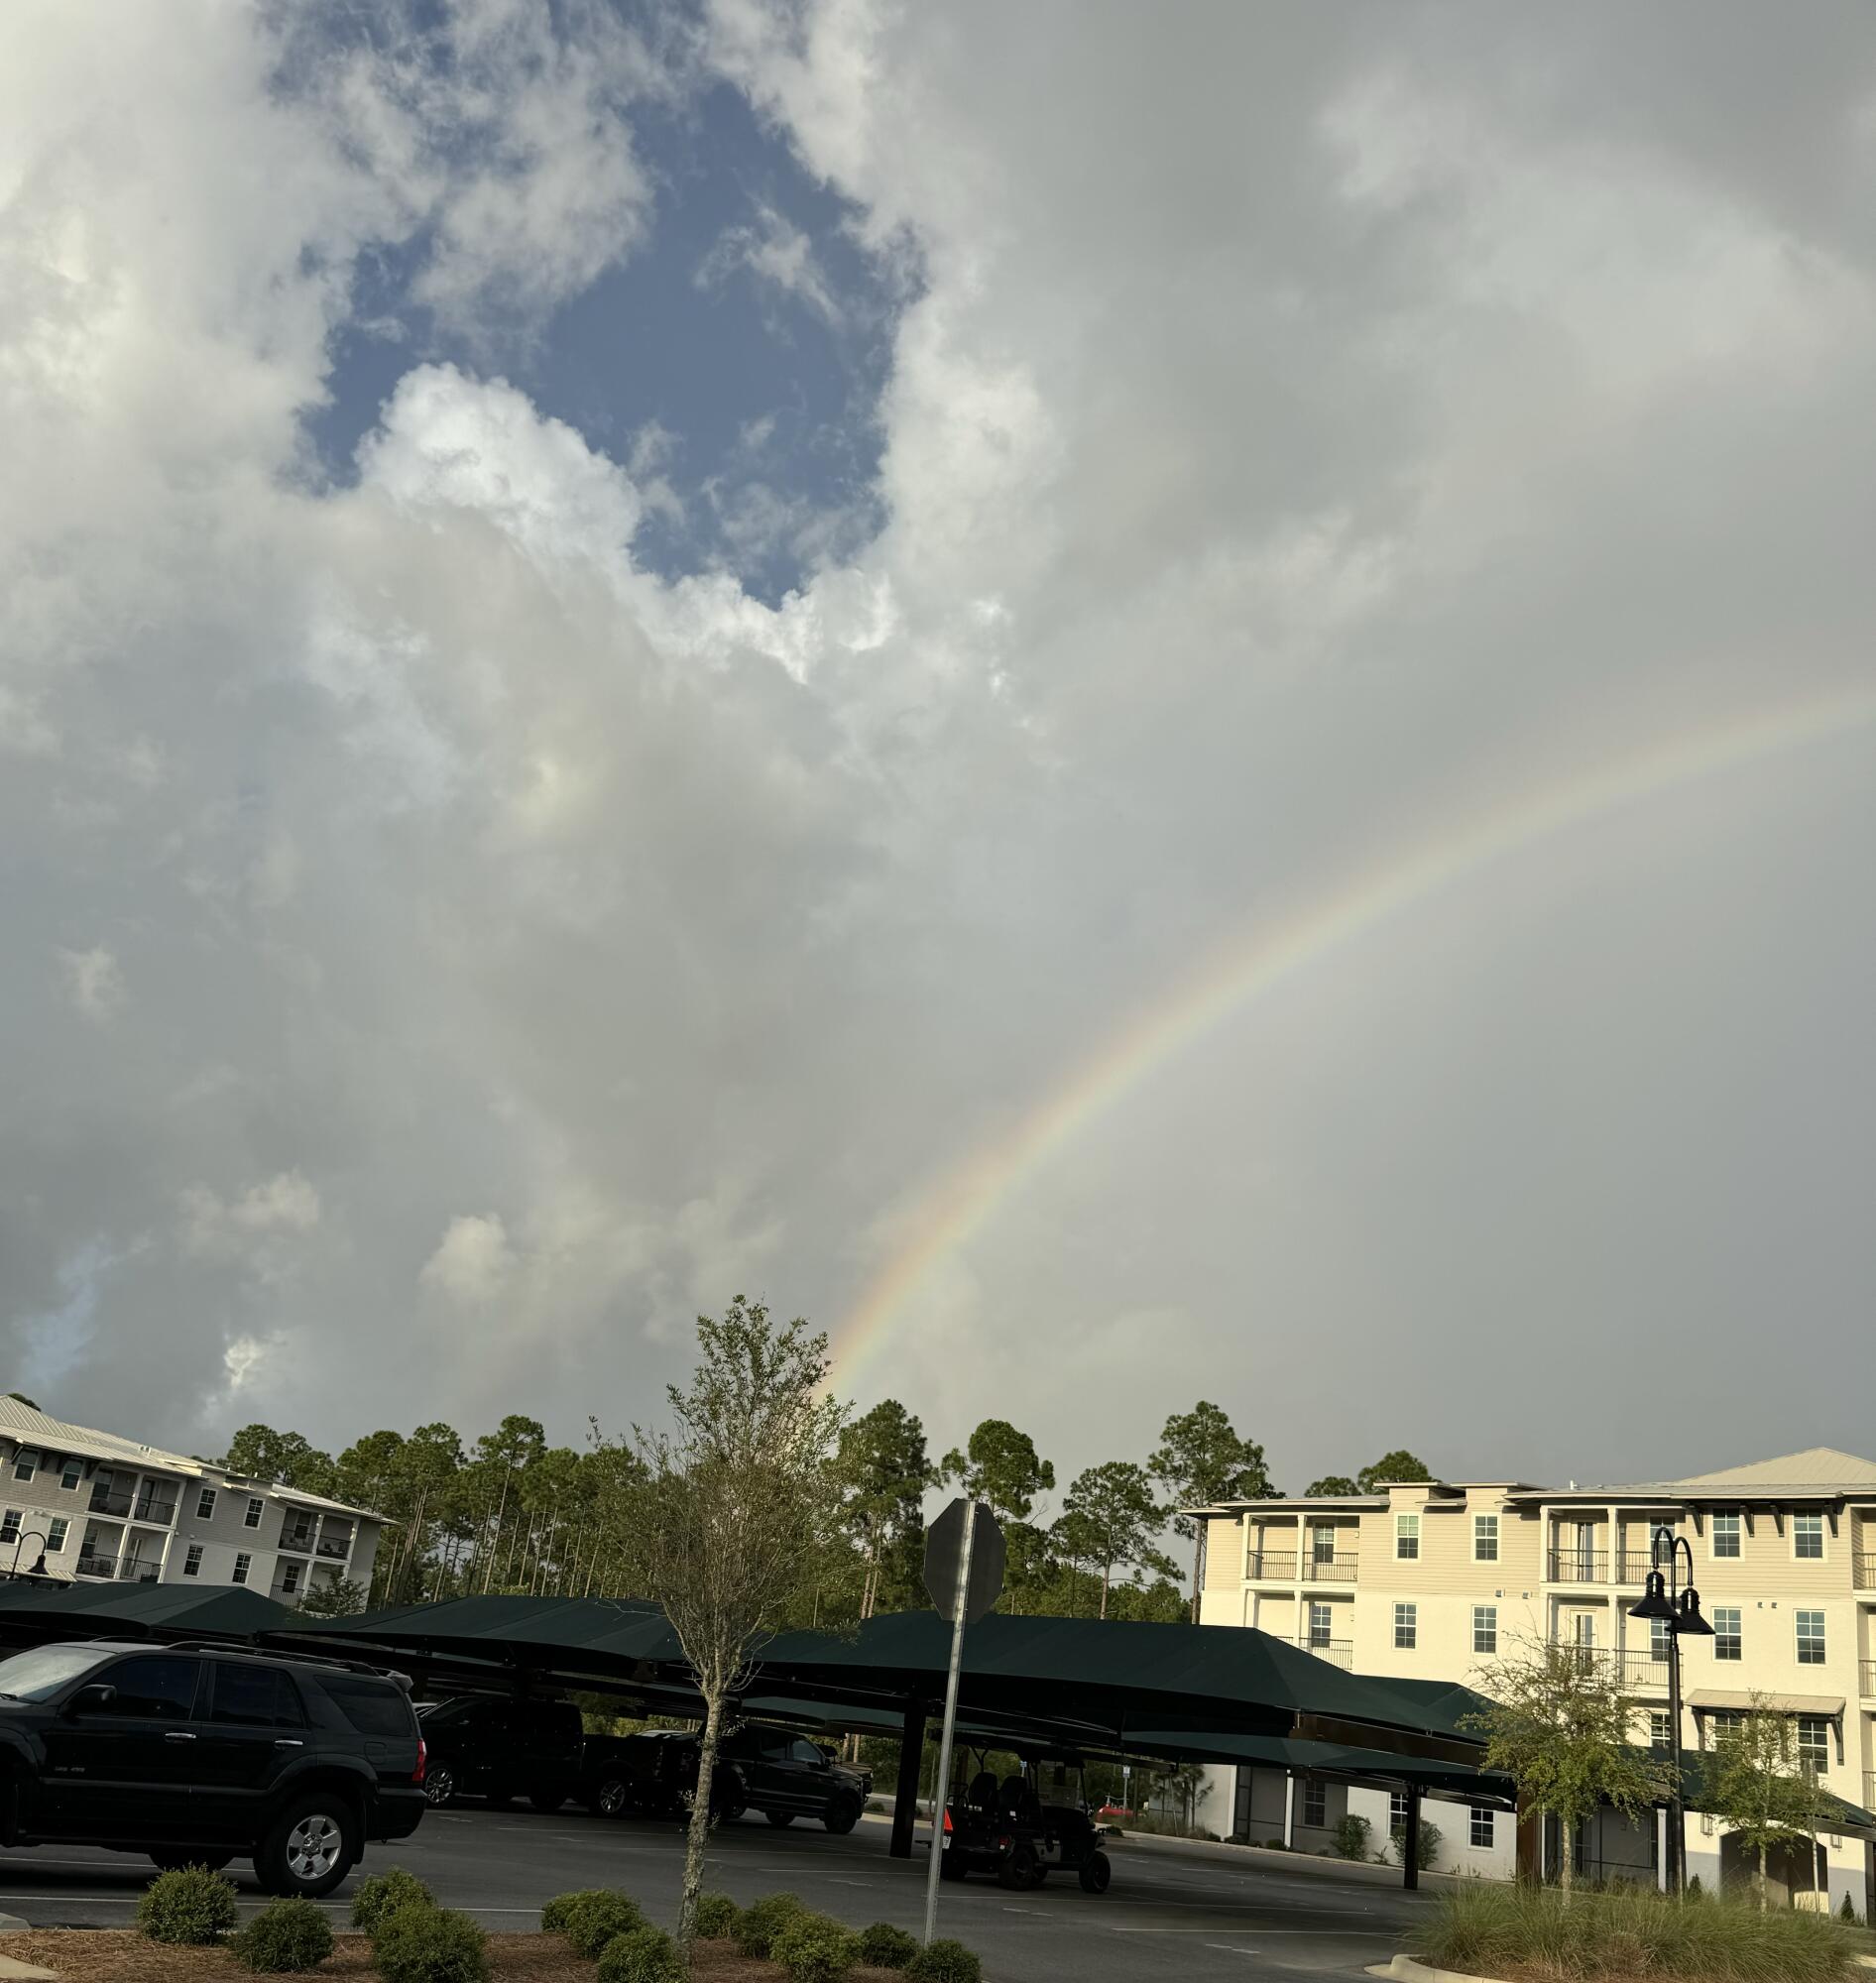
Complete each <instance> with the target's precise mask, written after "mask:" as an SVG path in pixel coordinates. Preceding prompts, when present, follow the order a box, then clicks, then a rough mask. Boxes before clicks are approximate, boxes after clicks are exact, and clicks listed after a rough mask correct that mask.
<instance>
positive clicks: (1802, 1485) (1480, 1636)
mask: <svg viewBox="0 0 1876 1983" xmlns="http://www.w3.org/2000/svg"><path fill="white" fill-rule="evenodd" d="M1203 1512H1204V1513H1205V1515H1206V1517H1207V1529H1206V1569H1205V1584H1204V1590H1203V1595H1202V1600H1201V1619H1202V1622H1203V1623H1205V1624H1226V1625H1251V1626H1255V1627H1257V1628H1259V1629H1261V1630H1263V1631H1266V1632H1270V1633H1273V1634H1275V1635H1276V1636H1277V1637H1279V1638H1282V1639H1285V1640H1287V1641H1289V1642H1290V1643H1292V1644H1295V1645H1298V1646H1301V1647H1304V1648H1306V1649H1307V1650H1309V1651H1310V1652H1312V1653H1315V1654H1316V1655H1317V1656H1318V1657H1319V1658H1322V1659H1326V1660H1331V1661H1333V1662H1335V1663H1336V1664H1337V1665H1339V1666H1342V1667H1345V1668H1347V1669H1349V1670H1350V1671H1353V1672H1358V1673H1364V1674H1374V1675H1376V1676H1378V1677H1380V1678H1383V1679H1391V1678H1412V1679H1422V1680H1441V1681H1464V1682H1466V1683H1468V1684H1469V1685H1471V1686H1474V1687H1476V1688H1478V1689H1479V1690H1480V1691H1486V1692H1489V1691H1490V1688H1491V1670H1492V1665H1493V1662H1494V1661H1495V1660H1497V1659H1499V1658H1501V1657H1502V1656H1503V1655H1504V1654H1505V1653H1506V1652H1507V1651H1511V1650H1515V1649H1516V1648H1517V1647H1518V1645H1519V1644H1520V1642H1523V1643H1527V1644H1528V1643H1530V1642H1535V1641H1541V1640H1549V1641H1553V1642H1560V1643H1564V1644H1569V1645H1572V1646H1577V1647H1580V1648H1583V1650H1584V1653H1585V1656H1587V1657H1592V1658H1595V1659H1597V1660H1600V1661H1605V1662H1607V1663H1608V1664H1609V1666H1610V1667H1611V1668H1612V1670H1613V1671H1615V1672H1616V1673H1618V1674H1619V1676H1620V1678H1621V1680H1622V1682H1623V1685H1624V1687H1625V1688H1626V1689H1627V1690H1628V1691H1630V1692H1631V1694H1632V1696H1633V1700H1634V1713H1635V1724H1634V1725H1635V1734H1636V1740H1637V1741H1638V1742H1645V1743H1650V1744H1652V1745H1653V1746H1655V1747H1656V1748H1658V1749H1660V1750H1661V1751H1663V1752H1664V1753H1666V1752H1667V1751H1668V1750H1669V1749H1670V1748H1671V1746H1672V1744H1673V1731H1672V1730H1671V1729H1670V1727H1669V1712H1668V1653H1669V1648H1668V1642H1667V1639H1666V1637H1665V1635H1664V1634H1663V1633H1662V1630H1661V1628H1660V1627H1659V1626H1651V1625H1650V1624H1648V1623H1645V1622H1643V1621H1641V1620H1638V1619H1634V1618H1631V1617H1630V1616H1629V1615H1628V1612H1629V1607H1630V1606H1631V1605H1633V1604H1634V1603H1635V1602H1636V1601H1637V1599H1638V1598H1639V1597H1640V1596H1641V1594H1642V1585H1643V1580H1644V1578H1645V1577H1646V1575H1647V1574H1648V1569H1649V1560H1650V1548H1651V1542H1652V1538H1653V1537H1654V1535H1655V1534H1656V1532H1657V1531H1659V1530H1666V1531H1667V1532H1668V1533H1669V1534H1670V1535H1673V1536H1680V1537H1685V1538H1686V1540H1687V1542H1688V1544H1689V1546H1690V1548H1691V1549H1692V1552H1693V1559H1694V1570H1695V1582H1696V1584H1697V1586H1698V1588H1699V1590H1700V1605H1701V1609H1702V1612H1703V1614H1704V1615H1705V1617H1706V1618H1707V1619H1708V1621H1709V1622H1710V1623H1711V1624H1712V1626H1713V1637H1711V1638H1710V1639H1702V1638H1692V1637H1689V1638H1684V1639H1683V1641H1682V1669H1681V1671H1682V1688H1683V1717H1682V1726H1681V1729H1680V1745H1681V1747H1683V1748H1685V1749H1700V1748H1711V1747H1713V1746H1714V1744H1715V1740H1716V1737H1717V1736H1718V1735H1719V1733H1720V1732H1721V1730H1722V1729H1724V1728H1725V1727H1726V1726H1727V1725H1728V1723H1729V1721H1731V1720H1736V1718H1737V1717H1738V1716H1739V1715H1741V1714H1742V1713H1744V1712H1745V1711H1746V1709H1747V1708H1748V1707H1749V1706H1750V1705H1751V1704H1752V1701H1753V1699H1754V1697H1755V1696H1757V1697H1760V1698H1761V1699H1764V1700H1766V1701H1768V1702H1769V1703H1770V1704H1771V1705H1772V1706H1773V1707H1774V1708H1775V1709H1776V1710H1777V1711H1778V1712H1781V1713H1785V1714H1789V1715H1790V1716H1791V1717H1792V1720H1793V1723H1794V1733H1795V1737H1796V1742H1797V1745H1798V1748H1799V1749H1800V1751H1801V1752H1802V1753H1803V1755H1804V1757H1805V1758H1806V1759H1807V1761H1808V1762H1810V1763H1811V1764H1812V1765H1813V1766H1814V1767H1815V1768H1816V1769H1817V1774H1818V1777H1819V1779H1820V1781H1821V1782H1822V1783H1823V1785H1824V1786H1825V1787H1826V1788H1827V1789H1828V1790H1830V1791H1832V1792H1834V1793H1835V1794H1836V1795H1837V1796H1838V1797H1840V1798H1842V1799H1844V1800H1845V1801H1846V1802H1848V1803H1850V1804H1853V1805H1859V1806H1862V1807H1864V1808H1876V1462H1872V1461H1870V1460H1867V1459H1859V1458H1856V1457H1855V1456H1853V1455H1851V1454H1846V1453H1838V1452H1836V1451H1834V1450H1832V1449H1830V1448H1827V1447H1817V1448H1814V1449H1812V1450H1810V1451H1808V1452H1805V1453H1795V1454H1788V1455H1786V1456H1784V1457H1783V1458H1777V1459H1767V1460H1761V1461H1758V1462H1756V1463H1754V1464H1752V1465H1747V1466H1737V1467H1731V1468H1727V1469H1724V1470H1722V1471H1720V1472H1717V1473H1703V1474H1699V1475H1696V1476H1695V1477H1694V1478H1692V1479H1687V1480H1676V1481H1657V1482H1652V1483H1647V1484H1643V1485H1629V1486H1621V1487H1580V1486H1578V1485H1577V1484H1576V1483H1575V1482H1572V1483H1571V1484H1570V1485H1568V1486H1565V1487H1540V1486H1533V1485H1531V1484H1529V1483H1527V1482H1524V1481H1516V1480H1484V1481H1480V1480H1460V1481H1434V1482H1431V1483H1429V1482H1424V1481H1422V1482H1415V1483H1413V1484H1410V1485H1385V1486H1380V1487H1377V1488H1376V1489H1375V1491H1374V1492H1373V1493H1371V1494H1357V1495H1349V1496H1336V1497H1328V1498H1318V1499H1308V1498H1300V1499H1286V1500H1276V1501H1249V1502H1233V1503H1229V1504H1222V1505H1219V1506H1215V1507H1212V1508H1209V1509H1207V1510H1205V1511H1203ZM1403 1811H1404V1799H1397V1800H1394V1801H1392V1802H1390V1799H1389V1796H1388V1793H1387V1792H1386V1791H1385V1790H1382V1789H1369V1790H1364V1789H1362V1788H1360V1787H1358V1786H1348V1787H1345V1786H1342V1785H1333V1784H1321V1783H1307V1782H1302V1781H1298V1782H1291V1781H1290V1780H1289V1778H1288V1777H1287V1776H1286V1775H1285V1773H1283V1772H1281V1771H1275V1770H1250V1769H1245V1770H1241V1771H1237V1772H1219V1773H1217V1780H1216V1782H1215V1787H1214V1791H1213V1795H1212V1799H1211V1801H1210V1803H1209V1812H1210V1822H1211V1823H1212V1824H1213V1825H1214V1826H1215V1827H1216V1828H1217V1829H1219V1830H1221V1831H1223V1830H1226V1829H1227V1828H1228V1826H1227V1823H1226V1819H1227V1817H1228V1815H1229V1819H1230V1824H1229V1828H1230V1830H1231V1834H1232V1835H1234V1836H1237V1837H1240V1838H1243V1837H1248V1838H1250V1839H1252V1840H1253V1841H1265V1840H1268V1839H1270V1838H1274V1837H1278V1836H1281V1837H1283V1838H1284V1839H1285V1840H1286V1841H1288V1842H1289V1843H1291V1844H1292V1845H1293V1846H1295V1847H1297V1848H1299V1849H1303V1850H1321V1849H1325V1848H1326V1847H1327V1846H1328V1845H1329V1843H1330V1841H1331V1839H1332V1837H1333V1835H1334V1832H1335V1828H1336V1826H1337V1824H1338V1823H1339V1822H1340V1820H1341V1818H1342V1817H1343V1815H1344V1814H1345V1813H1348V1812H1353V1813H1354V1814H1356V1815H1359V1816H1364V1817H1366V1818H1367V1819H1368V1821H1369V1824H1370V1827H1371V1832H1372V1836H1373V1839H1374V1840H1375V1842H1376V1843H1377V1844H1378V1843H1379V1842H1380V1841H1381V1840H1384V1839H1385V1838H1387V1837H1388V1836H1389V1834H1390V1831H1391V1829H1392V1827H1393V1825H1394V1824H1396V1823H1397V1822H1399V1820H1400V1817H1401V1815H1402V1812H1403ZM1425 1813H1426V1815H1427V1816H1428V1817H1429V1818H1431V1819H1432V1821H1433V1822H1434V1823H1435V1824H1436V1825H1437V1826H1438V1827H1439V1829H1440V1832H1441V1842H1440V1848H1439V1854H1438V1859H1437V1864H1438V1865H1439V1866H1440V1867H1441V1868H1442V1869H1446V1870H1454V1871H1462V1872H1466V1871H1469V1872H1476V1873H1481V1874H1486V1875H1493V1876H1498V1877H1505V1878H1509V1877H1511V1876H1512V1874H1513V1873H1514V1871H1515V1869H1516V1864H1517V1853H1518V1841H1517V1837H1516V1830H1517V1827H1516V1824H1515V1822H1514V1820H1513V1818H1512V1816H1511V1814H1510V1813H1508V1812H1504V1811H1499V1812H1493V1811H1491V1810H1489V1809H1488V1808H1484V1807H1477V1808H1473V1807H1469V1806H1466V1805H1460V1804H1453V1803H1449V1802H1445V1801H1435V1800H1432V1799H1429V1800H1428V1801H1427V1803H1426V1806H1425ZM1687 1843H1688V1871H1689V1874H1690V1876H1692V1875H1695V1874H1698V1875H1700V1878H1701V1880H1702V1883H1703V1884H1705V1885H1707V1886H1709V1887H1710V1886H1712V1885H1714V1884H1715V1883H1716V1882H1717V1881H1718V1880H1719V1879H1720V1878H1721V1877H1722V1876H1723V1875H1726V1876H1729V1875H1730V1874H1731V1873H1732V1871H1733V1870H1734V1864H1735V1861H1736V1859H1737V1856H1738V1855H1737V1852H1736V1849H1734V1848H1731V1847H1729V1844H1728V1841H1727V1840H1726V1839H1725V1837H1724V1835H1723V1827H1721V1826H1718V1825H1716V1824H1715V1823H1714V1821H1713V1820H1712V1819H1710V1818H1706V1817H1702V1816H1700V1815H1699V1814H1698V1813H1696V1814H1690V1816H1689V1818H1688V1821H1687ZM1819 1845H1820V1847H1821V1848H1822V1852H1823V1858H1824V1861H1825V1863H1826V1865H1827V1882H1828V1889H1829V1895H1830V1902H1831V1905H1832V1906H1833V1907H1835V1906H1840V1905H1841V1902H1842V1898H1843V1896H1844V1895H1845V1894H1846V1893H1847V1894H1848V1895H1849V1896H1850V1897H1851V1900H1852V1904H1853V1905H1854V1906H1855V1908H1856V1909H1857V1911H1858V1912H1859V1913H1864V1912H1867V1911H1868V1910H1870V1909H1871V1907H1872V1905H1876V1848H1873V1847H1871V1846H1870V1845H1869V1844H1868V1843H1867V1842H1866V1841H1865V1840H1864V1839H1862V1838H1858V1837H1854V1836H1848V1835H1846V1836H1843V1837H1838V1838H1822V1839H1820V1840H1819ZM1561 1850H1562V1845H1561V1842H1560V1841H1559V1840H1558V1839H1557V1838H1556V1836H1555V1827H1553V1828H1552V1836H1551V1837H1550V1839H1549V1840H1548V1841H1545V1854H1546V1859H1547V1863H1550V1864H1555V1863H1556V1858H1557V1854H1558V1853H1559V1852H1560V1851H1561ZM1575 1851H1576V1854H1577V1863H1578V1864H1579V1865H1580V1866H1582V1867H1583V1870H1584V1871H1586V1872H1588V1873H1590V1874H1596V1873H1601V1874H1604V1875H1615V1874H1623V1875H1626V1876H1628V1877H1639V1878H1646V1877H1649V1873H1650V1870H1651V1869H1658V1868H1659V1865H1660V1856H1661V1833H1660V1827H1659V1826H1657V1827H1656V1830H1655V1835H1653V1836H1650V1835H1649V1833H1648V1830H1647V1828H1646V1827H1640V1828H1638V1827H1635V1826H1631V1825H1627V1824H1625V1823H1623V1822H1622V1821H1620V1820H1619V1819H1616V1818H1615V1817H1614V1816H1613V1814H1612V1813H1605V1814H1604V1817H1603V1818H1602V1819H1601V1820H1599V1821H1598V1822H1597V1823H1596V1824H1595V1825H1594V1826H1592V1827H1589V1828H1588V1829H1587V1831H1586V1833H1585V1835H1584V1836H1583V1837H1581V1838H1579V1839H1578V1840H1577V1841H1575ZM1788 1877H1789V1878H1790V1879H1791V1880H1792V1882H1793V1884H1795V1885H1797V1886H1800V1887H1804V1886H1807V1885H1809V1884H1811V1883H1810V1881H1809V1878H1808V1875H1807V1872H1806V1871H1805V1870H1801V1869H1796V1868H1794V1869H1789V1870H1788Z"/></svg>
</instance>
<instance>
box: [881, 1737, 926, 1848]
mask: <svg viewBox="0 0 1876 1983" xmlns="http://www.w3.org/2000/svg"><path fill="white" fill-rule="evenodd" d="M924 1759H925V1703H924V1701H923V1700H922V1699H914V1700H908V1701H907V1702H906V1703H905V1727H904V1730H903V1732H902V1733H901V1734H900V1736H899V1786H898V1789H897V1790H896V1791H895V1792H894V1793H893V1797H892V1843H891V1844H890V1845H889V1846H887V1847H886V1852H887V1856H888V1857H890V1858H893V1859H909V1858H910V1857H911V1856H912V1826H913V1825H914V1823H916V1822H917V1819H918V1773H919V1765H920V1764H921V1763H922V1762H923V1761H924Z"/></svg>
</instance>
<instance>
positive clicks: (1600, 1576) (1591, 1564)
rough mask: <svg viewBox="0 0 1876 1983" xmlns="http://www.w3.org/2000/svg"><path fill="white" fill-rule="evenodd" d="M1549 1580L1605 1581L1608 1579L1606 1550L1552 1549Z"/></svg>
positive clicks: (1557, 1581)
mask: <svg viewBox="0 0 1876 1983" xmlns="http://www.w3.org/2000/svg"><path fill="white" fill-rule="evenodd" d="M1550 1580H1551V1581H1552V1582H1553V1583H1606V1582H1608V1580H1609V1553H1608V1551H1607V1550H1585V1549H1554V1550H1552V1551H1551V1553H1550Z"/></svg>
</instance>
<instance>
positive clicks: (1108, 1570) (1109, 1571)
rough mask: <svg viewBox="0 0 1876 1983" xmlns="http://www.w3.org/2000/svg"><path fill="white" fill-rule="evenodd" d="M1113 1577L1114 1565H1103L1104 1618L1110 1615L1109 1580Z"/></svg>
mask: <svg viewBox="0 0 1876 1983" xmlns="http://www.w3.org/2000/svg"><path fill="white" fill-rule="evenodd" d="M1112 1575H1114V1565H1113V1564H1111V1563H1106V1564H1103V1565H1102V1567H1101V1615H1102V1617H1104V1618H1105V1617H1106V1616H1107V1615H1108V1578H1109V1577H1110V1576H1112Z"/></svg>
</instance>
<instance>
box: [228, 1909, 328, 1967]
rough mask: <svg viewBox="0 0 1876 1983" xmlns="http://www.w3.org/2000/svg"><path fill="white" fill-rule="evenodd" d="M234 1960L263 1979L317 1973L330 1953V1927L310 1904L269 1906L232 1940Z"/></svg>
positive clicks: (323, 1915) (319, 1910) (321, 1914)
mask: <svg viewBox="0 0 1876 1983" xmlns="http://www.w3.org/2000/svg"><path fill="white" fill-rule="evenodd" d="M232 1946H233V1948H234V1954H235V1960H236V1961H237V1962H238V1963H240V1965H241V1966H242V1968H243V1969H253V1970H256V1971H258V1972H260V1973H261V1974H262V1975H281V1974H284V1973H286V1972H287V1971H289V1970H296V1969H317V1968H318V1966H319V1965H320V1963H322V1962H323V1961H324V1960H325V1959H326V1957H327V1956H328V1955H330V1954H331V1953H332V1924H331V1923H330V1922H328V1921H327V1920H326V1918H325V1914H324V1911H323V1910H322V1909H319V1908H316V1907H314V1906H313V1904H312V1903H311V1902H310V1901H301V1900H285V1901H274V1902H271V1903H270V1904H269V1905H268V1906H267V1907H264V1908H263V1909H262V1910H261V1912H260V1913H259V1914H258V1915H256V1916H255V1917H254V1919H253V1920H252V1921H251V1922H249V1924H248V1925H247V1926H246V1927H244V1928H243V1929H242V1930H241V1932H240V1933H239V1934H237V1935H236V1936H235V1938H234V1941H233V1944H232Z"/></svg>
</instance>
